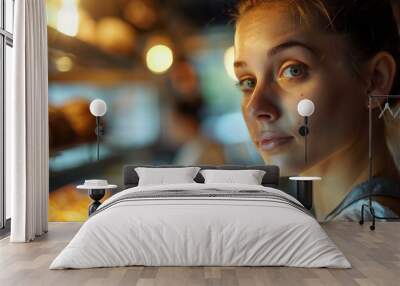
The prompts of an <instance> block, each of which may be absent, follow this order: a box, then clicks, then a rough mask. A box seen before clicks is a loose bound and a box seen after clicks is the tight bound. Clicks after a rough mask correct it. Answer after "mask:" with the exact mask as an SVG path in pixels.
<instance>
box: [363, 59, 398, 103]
mask: <svg viewBox="0 0 400 286" xmlns="http://www.w3.org/2000/svg"><path fill="white" fill-rule="evenodd" d="M367 66H368V69H367V70H368V76H367V79H366V83H367V95H368V96H369V95H389V93H390V91H391V89H392V86H393V81H394V78H395V76H396V70H397V65H396V61H395V60H394V58H393V56H392V55H391V54H390V53H388V52H379V53H378V54H376V55H375V56H374V57H373V58H372V59H371V60H369V62H368V64H367ZM385 100H386V99H380V100H378V101H374V102H383V101H385ZM366 102H368V99H366ZM374 105H376V104H375V103H374ZM374 105H373V106H372V108H375V107H377V106H374ZM367 106H368V103H367Z"/></svg>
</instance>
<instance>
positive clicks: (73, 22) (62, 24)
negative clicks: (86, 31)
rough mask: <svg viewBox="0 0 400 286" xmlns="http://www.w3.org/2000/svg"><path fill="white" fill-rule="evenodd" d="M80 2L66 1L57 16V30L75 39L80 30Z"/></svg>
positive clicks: (74, 0) (75, 0)
mask: <svg viewBox="0 0 400 286" xmlns="http://www.w3.org/2000/svg"><path fill="white" fill-rule="evenodd" d="M77 1H78V0H64V1H63V4H62V6H61V8H60V10H59V12H58V15H57V30H58V31H60V32H61V33H63V34H65V35H68V36H71V37H75V36H76V35H77V34H78V29H79V13H78V2H77Z"/></svg>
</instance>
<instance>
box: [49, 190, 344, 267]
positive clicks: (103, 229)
mask: <svg viewBox="0 0 400 286" xmlns="http://www.w3.org/2000/svg"><path fill="white" fill-rule="evenodd" d="M210 188H211V189H216V190H219V191H224V190H229V191H232V190H237V191H239V190H246V189H248V190H262V191H265V192H268V193H270V194H277V195H279V196H282V197H285V198H287V199H288V200H291V201H293V202H297V201H296V200H295V199H294V198H292V197H290V196H289V195H287V194H285V193H284V192H282V191H280V190H277V189H273V188H267V187H262V186H254V185H237V184H236V185H232V184H196V183H193V184H179V185H164V186H143V187H135V188H131V189H127V190H125V191H123V192H120V193H118V194H116V195H114V196H113V197H111V198H109V199H108V200H107V201H106V202H104V203H103V204H102V205H101V207H100V209H101V208H104V209H103V211H100V212H99V213H97V214H95V215H94V216H92V217H90V218H89V219H88V221H87V222H86V223H84V224H83V225H82V227H81V229H80V230H79V232H78V233H77V234H76V235H75V237H74V238H73V239H72V241H71V242H70V243H69V244H68V245H67V246H66V247H65V249H64V250H63V251H62V252H61V253H60V254H59V255H58V256H57V257H56V259H55V260H54V261H53V262H52V264H51V265H50V269H63V268H91V267H113V266H127V265H145V266H195V265H197V266H211V265H213V266H245V265H246V266H293V267H332V268H350V267H351V266H350V263H349V262H348V261H347V259H346V258H345V257H344V255H343V254H342V252H341V251H340V250H339V249H338V248H337V247H336V245H335V244H334V243H333V242H332V241H331V239H330V238H329V237H328V236H327V234H326V233H325V232H324V230H323V229H322V228H321V226H320V225H319V223H318V222H317V221H316V220H315V219H314V218H313V217H312V216H310V215H308V214H306V213H304V212H302V211H301V210H299V209H298V208H296V207H293V206H291V205H289V204H284V203H280V202H276V201H274V200H271V201H268V200H263V199H258V198H243V197H242V198H234V197H232V198H231V197H226V198H213V197H207V198H204V197H202V198H197V197H193V198H191V197H185V198H152V199H142V200H132V201H129V200H127V201H121V202H119V203H114V204H113V202H115V201H118V199H119V198H121V197H123V196H125V195H127V194H128V195H129V194H130V193H131V192H145V191H168V190H192V191H193V190H198V191H203V192H206V191H207V189H210ZM135 194H136V193H135ZM297 203H298V202H297ZM107 205H108V207H107Z"/></svg>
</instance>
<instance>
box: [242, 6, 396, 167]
mask: <svg viewBox="0 0 400 286" xmlns="http://www.w3.org/2000/svg"><path fill="white" fill-rule="evenodd" d="M263 5H274V6H277V7H283V8H286V9H287V10H288V12H289V13H290V14H289V15H291V16H293V17H295V18H294V19H298V21H299V23H300V24H304V25H307V26H312V27H318V28H320V29H322V30H323V31H326V32H328V33H329V32H330V33H337V34H341V35H344V36H345V37H346V38H347V40H348V41H349V44H350V47H351V49H352V50H351V51H350V53H349V54H350V55H351V58H350V62H351V68H352V69H353V71H355V73H356V74H359V71H360V67H361V64H362V63H365V62H366V61H367V60H368V59H371V58H372V57H373V56H375V55H376V54H377V53H379V52H381V51H386V52H388V53H389V54H391V55H392V57H393V58H394V60H395V62H396V66H397V71H396V75H395V78H394V81H393V85H392V88H391V91H390V94H396V95H398V94H400V51H399V47H400V39H399V31H398V27H397V23H396V20H395V14H394V13H393V10H392V6H391V3H390V1H389V0H239V3H238V6H237V12H236V18H237V21H238V22H239V21H240V18H241V17H242V16H243V15H245V14H246V13H248V12H249V11H251V10H253V9H255V8H259V7H260V6H263ZM390 103H391V104H392V105H391V106H392V107H394V106H396V107H397V108H399V106H400V100H394V99H393V100H390ZM399 120H400V118H397V119H396V120H394V119H393V118H389V116H385V134H386V141H387V145H388V148H389V150H390V152H391V154H392V156H393V159H394V161H395V163H396V165H397V168H398V169H399V171H400V144H399V142H400V133H399V132H398V130H399V122H398V121H399Z"/></svg>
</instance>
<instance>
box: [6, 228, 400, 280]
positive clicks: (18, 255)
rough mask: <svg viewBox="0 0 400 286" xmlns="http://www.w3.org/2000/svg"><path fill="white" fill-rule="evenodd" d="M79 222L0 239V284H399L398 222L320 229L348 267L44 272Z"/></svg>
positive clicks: (131, 269) (145, 268)
mask: <svg viewBox="0 0 400 286" xmlns="http://www.w3.org/2000/svg"><path fill="white" fill-rule="evenodd" d="M80 226H81V223H50V230H49V233H48V234H47V235H45V236H44V237H42V238H40V239H38V240H36V241H35V242H32V243H27V244H10V243H9V241H8V238H5V239H3V240H1V241H0V285H1V286H8V285H10V286H17V285H29V286H35V285H52V286H61V285H68V286H75V285H79V286H87V285H137V286H139V285H140V286H153V285H166V286H179V285H199V286H200V285H201V286H206V285H210V286H211V285H226V286H235V285H243V286H253V285H254V286H261V285H289V286H292V285H329V286H331V285H346V286H351V285H366V286H367V285H368V286H369V285H382V286H390V285H400V222H391V223H379V224H378V225H377V229H376V231H375V232H371V231H370V230H369V229H368V225H364V226H359V225H358V224H356V223H332V224H327V225H324V226H323V227H324V229H325V230H326V231H327V232H328V234H329V235H330V237H331V238H332V239H333V240H334V241H335V242H336V244H337V245H338V246H339V248H340V249H341V250H342V251H343V252H344V254H345V255H346V257H347V258H348V259H349V260H350V262H351V263H352V265H353V268H352V269H349V270H342V269H303V268H288V267H124V268H102V269H86V270H51V271H50V270H48V267H49V264H50V263H51V261H52V260H53V259H54V257H55V256H56V255H57V254H58V253H59V252H60V251H61V250H62V248H63V247H64V246H65V245H66V244H67V242H68V241H69V240H70V239H71V238H72V236H73V235H74V234H75V233H76V231H77V230H78V229H79V227H80Z"/></svg>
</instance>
